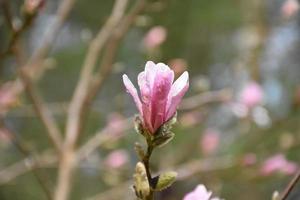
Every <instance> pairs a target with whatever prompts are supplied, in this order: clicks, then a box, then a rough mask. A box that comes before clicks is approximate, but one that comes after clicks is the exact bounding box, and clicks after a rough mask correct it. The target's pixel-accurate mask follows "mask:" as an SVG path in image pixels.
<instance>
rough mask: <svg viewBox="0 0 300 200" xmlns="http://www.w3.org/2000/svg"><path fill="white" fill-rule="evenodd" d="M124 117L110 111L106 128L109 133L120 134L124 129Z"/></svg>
mask: <svg viewBox="0 0 300 200" xmlns="http://www.w3.org/2000/svg"><path fill="white" fill-rule="evenodd" d="M124 120H125V119H124V117H123V116H122V115H121V114H119V113H111V114H110V115H109V116H108V120H107V129H108V130H109V131H108V132H109V134H113V135H114V136H120V135H122V133H123V132H124V130H125V129H126V122H125V121H124Z"/></svg>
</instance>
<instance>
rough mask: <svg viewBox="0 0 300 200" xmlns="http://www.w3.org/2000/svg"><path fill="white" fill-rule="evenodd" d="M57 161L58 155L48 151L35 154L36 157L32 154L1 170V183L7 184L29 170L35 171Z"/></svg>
mask: <svg viewBox="0 0 300 200" xmlns="http://www.w3.org/2000/svg"><path fill="white" fill-rule="evenodd" d="M56 162H57V156H55V155H54V154H53V153H50V152H47V151H45V152H44V153H41V155H35V156H34V157H33V156H32V155H30V156H28V157H26V158H25V159H23V160H21V161H18V162H17V163H14V164H12V165H11V166H9V167H7V168H5V169H2V170H0V185H3V184H7V183H9V182H11V181H13V180H14V179H15V178H17V177H18V176H21V175H23V174H25V173H27V172H29V171H34V170H36V169H39V168H42V167H51V166H54V165H55V164H56Z"/></svg>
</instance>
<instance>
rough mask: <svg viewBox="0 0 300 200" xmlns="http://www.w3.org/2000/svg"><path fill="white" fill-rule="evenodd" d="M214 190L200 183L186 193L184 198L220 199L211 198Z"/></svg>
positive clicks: (217, 199) (216, 199)
mask: <svg viewBox="0 0 300 200" xmlns="http://www.w3.org/2000/svg"><path fill="white" fill-rule="evenodd" d="M211 195H212V192H211V191H207V189H206V187H205V186H204V185H198V186H197V187H196V188H195V189H194V190H193V191H191V192H190V193H188V194H186V195H185V196H184V197H183V200H220V199H219V198H216V197H214V198H211Z"/></svg>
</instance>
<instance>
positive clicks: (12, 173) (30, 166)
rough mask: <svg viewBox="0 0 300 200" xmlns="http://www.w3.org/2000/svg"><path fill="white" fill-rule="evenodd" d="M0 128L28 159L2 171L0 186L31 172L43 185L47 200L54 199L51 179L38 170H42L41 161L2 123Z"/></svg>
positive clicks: (0, 173)
mask: <svg viewBox="0 0 300 200" xmlns="http://www.w3.org/2000/svg"><path fill="white" fill-rule="evenodd" d="M0 128H1V129H0V131H1V132H2V134H5V135H6V137H7V138H9V139H10V141H11V143H12V144H13V145H14V146H15V147H16V149H17V150H18V151H19V152H20V153H21V154H22V156H23V157H27V158H25V159H24V161H23V162H17V163H16V164H13V165H12V166H10V167H8V168H7V169H5V170H2V171H0V185H1V184H5V183H7V182H9V181H11V180H13V179H14V178H16V177H17V176H19V175H20V174H23V173H25V172H27V171H29V170H30V171H32V173H33V175H34V176H35V178H36V179H37V181H38V183H39V184H40V185H41V187H42V189H43V191H44V193H45V195H46V197H47V199H49V200H50V199H52V191H51V189H50V186H49V181H48V180H49V178H47V177H46V176H45V174H44V173H43V172H38V171H37V170H36V169H37V168H40V167H41V166H42V165H41V162H40V159H38V158H37V157H36V156H35V155H33V153H32V151H31V150H30V149H29V148H28V147H27V146H26V144H23V142H22V141H21V140H20V139H19V138H18V137H17V135H16V134H15V133H14V132H12V131H11V130H9V129H7V128H6V127H4V125H3V124H2V123H1V127H0Z"/></svg>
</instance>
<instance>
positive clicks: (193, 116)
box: [179, 111, 202, 127]
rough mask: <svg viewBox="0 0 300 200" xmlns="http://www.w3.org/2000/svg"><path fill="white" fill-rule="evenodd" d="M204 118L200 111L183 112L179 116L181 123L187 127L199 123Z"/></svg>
mask: <svg viewBox="0 0 300 200" xmlns="http://www.w3.org/2000/svg"><path fill="white" fill-rule="evenodd" d="M201 120H202V116H201V113H199V112H198V111H191V112H187V113H183V114H182V115H181V117H180V118H179V121H180V124H181V125H182V126H185V127H191V126H194V125H196V124H198V123H199V122H200V121H201Z"/></svg>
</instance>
